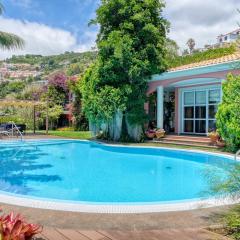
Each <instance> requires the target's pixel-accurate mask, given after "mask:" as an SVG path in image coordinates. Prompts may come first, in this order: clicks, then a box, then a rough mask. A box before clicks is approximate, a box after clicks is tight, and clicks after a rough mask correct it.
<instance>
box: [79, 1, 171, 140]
mask: <svg viewBox="0 0 240 240" xmlns="http://www.w3.org/2000/svg"><path fill="white" fill-rule="evenodd" d="M163 8H164V3H163V1H161V0H160V1H159V0H102V1H101V6H100V7H99V8H98V9H97V11H96V15H97V16H96V19H95V20H93V21H92V22H91V23H93V24H99V25H100V31H99V34H98V38H97V47H98V57H97V61H96V62H95V64H93V65H92V66H91V67H90V68H89V69H88V71H87V72H86V73H85V75H84V77H83V80H82V81H81V82H82V86H81V91H82V96H83V107H84V112H85V114H86V116H87V117H88V119H89V121H90V126H91V127H92V129H93V130H95V132H98V131H99V130H102V131H103V135H104V136H106V137H108V138H110V139H113V140H119V139H120V138H121V137H123V138H124V139H126V137H127V138H129V139H132V140H134V141H139V140H140V138H141V135H142V129H143V128H142V126H143V124H144V122H145V120H146V115H145V111H144V103H145V102H146V90H147V82H148V80H149V79H150V78H151V76H152V75H153V74H159V73H161V72H163V71H165V69H166V65H167V64H166V59H165V56H166V31H167V28H168V22H167V21H166V20H165V19H164V18H163V17H162V10H163Z"/></svg>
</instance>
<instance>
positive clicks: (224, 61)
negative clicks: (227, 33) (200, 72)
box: [169, 52, 240, 72]
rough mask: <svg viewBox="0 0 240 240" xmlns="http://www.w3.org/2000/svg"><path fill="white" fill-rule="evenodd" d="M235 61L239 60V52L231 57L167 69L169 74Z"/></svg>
mask: <svg viewBox="0 0 240 240" xmlns="http://www.w3.org/2000/svg"><path fill="white" fill-rule="evenodd" d="M236 60H240V52H237V53H234V54H231V55H227V56H223V57H220V58H216V59H210V60H205V61H201V62H196V63H191V64H187V65H183V66H179V67H175V68H171V69H169V72H174V71H180V70H187V69H191V68H196V67H204V66H209V65H213V64H220V63H226V62H231V61H236Z"/></svg>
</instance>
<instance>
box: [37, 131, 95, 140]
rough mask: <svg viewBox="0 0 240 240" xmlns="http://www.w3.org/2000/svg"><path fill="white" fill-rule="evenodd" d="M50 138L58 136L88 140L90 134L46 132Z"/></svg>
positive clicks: (83, 132) (84, 132) (85, 132)
mask: <svg viewBox="0 0 240 240" xmlns="http://www.w3.org/2000/svg"><path fill="white" fill-rule="evenodd" d="M37 132H38V133H45V131H37ZM48 134H49V135H51V136H58V137H64V138H74V139H90V138H91V133H90V132H87V131H82V132H81V131H57V130H56V131H48Z"/></svg>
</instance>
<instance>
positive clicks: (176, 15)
mask: <svg viewBox="0 0 240 240" xmlns="http://www.w3.org/2000/svg"><path fill="white" fill-rule="evenodd" d="M238 7H240V4H239V0H207V1H206V0H205V1H204V0H194V1H193V0H180V1H176V0H166V9H165V11H164V14H165V16H166V17H167V19H168V20H169V21H170V23H171V31H170V37H171V38H172V39H174V40H175V41H177V43H178V44H179V46H180V47H181V48H182V49H184V48H187V47H186V42H187V40H188V39H189V38H190V37H192V38H194V39H195V41H196V44H197V47H203V46H204V45H205V44H210V43H215V42H216V37H217V36H218V35H220V34H224V33H227V32H230V31H232V30H235V29H236V28H238V24H237V22H238V21H240V14H239V13H238V12H237V8H238Z"/></svg>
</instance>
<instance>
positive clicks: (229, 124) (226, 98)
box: [216, 74, 240, 152]
mask: <svg viewBox="0 0 240 240" xmlns="http://www.w3.org/2000/svg"><path fill="white" fill-rule="evenodd" d="M216 119H217V129H218V132H219V134H220V136H221V137H222V138H223V139H224V140H225V141H226V147H227V149H228V150H229V151H232V152H235V151H237V150H238V149H239V148H240V76H233V75H232V74H229V75H228V77H227V81H226V82H224V83H223V99H222V103H221V104H220V106H219V108H218V112H217V115H216Z"/></svg>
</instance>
